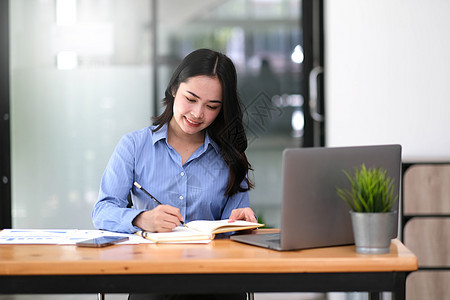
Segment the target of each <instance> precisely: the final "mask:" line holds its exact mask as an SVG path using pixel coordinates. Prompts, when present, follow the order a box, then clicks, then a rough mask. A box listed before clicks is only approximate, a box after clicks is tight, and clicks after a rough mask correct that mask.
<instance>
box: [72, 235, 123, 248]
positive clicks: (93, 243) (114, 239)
mask: <svg viewBox="0 0 450 300" xmlns="http://www.w3.org/2000/svg"><path fill="white" fill-rule="evenodd" d="M127 240H128V237H127V236H102V237H98V238H94V239H90V240H85V241H81V242H77V243H76V245H77V246H79V247H94V248H100V247H106V246H111V245H113V244H116V243H120V242H123V241H127Z"/></svg>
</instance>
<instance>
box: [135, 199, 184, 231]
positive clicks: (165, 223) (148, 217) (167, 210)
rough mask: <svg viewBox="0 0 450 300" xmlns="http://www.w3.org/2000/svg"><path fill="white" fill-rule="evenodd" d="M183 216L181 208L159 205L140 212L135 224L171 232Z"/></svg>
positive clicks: (147, 229) (153, 229)
mask: <svg viewBox="0 0 450 300" xmlns="http://www.w3.org/2000/svg"><path fill="white" fill-rule="evenodd" d="M180 221H183V216H182V215H181V214H180V210H179V209H178V208H176V207H173V206H170V205H158V206H157V207H155V208H154V209H152V210H148V211H144V212H142V213H140V214H139V215H138V216H137V217H136V218H135V219H134V220H133V225H135V226H137V227H139V228H141V229H143V230H146V231H151V232H169V231H172V230H173V229H174V228H176V227H177V226H179V225H180Z"/></svg>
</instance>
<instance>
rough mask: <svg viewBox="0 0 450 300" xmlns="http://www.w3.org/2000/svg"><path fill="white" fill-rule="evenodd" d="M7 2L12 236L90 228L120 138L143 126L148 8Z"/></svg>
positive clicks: (120, 2) (67, 0) (148, 75)
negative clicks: (104, 175)
mask: <svg viewBox="0 0 450 300" xmlns="http://www.w3.org/2000/svg"><path fill="white" fill-rule="evenodd" d="M132 3H133V5H130V1H128V0H109V1H101V0H78V1H76V0H56V1H53V0H52V1H42V0H39V1H38V0H14V1H10V16H11V17H10V20H11V21H10V22H11V24H10V27H11V31H10V36H11V42H10V53H11V71H10V72H11V73H10V74H11V131H12V132H11V139H12V141H11V143H12V206H13V212H12V213H13V227H15V228H91V227H92V225H91V224H92V221H91V210H92V206H93V204H94V203H95V201H96V200H97V195H98V188H99V183H100V178H101V175H102V172H103V170H104V168H105V166H106V163H107V161H108V159H109V156H110V155H111V153H112V151H113V149H114V147H115V145H116V143H117V142H118V140H119V138H120V137H121V136H122V135H123V134H125V133H126V132H129V131H132V130H135V129H138V128H141V127H144V126H147V125H148V124H149V122H150V116H151V115H152V114H153V111H152V105H151V103H152V102H151V100H150V99H151V93H152V88H151V83H152V69H151V64H150V57H151V49H153V48H154V47H153V45H151V43H150V42H151V38H150V36H151V26H150V25H151V23H152V20H151V10H150V1H148V0H133V1H132Z"/></svg>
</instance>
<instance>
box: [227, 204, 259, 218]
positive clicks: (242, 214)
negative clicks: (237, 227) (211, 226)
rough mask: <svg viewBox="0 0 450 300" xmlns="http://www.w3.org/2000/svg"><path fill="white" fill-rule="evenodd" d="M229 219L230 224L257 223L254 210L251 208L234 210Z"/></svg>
mask: <svg viewBox="0 0 450 300" xmlns="http://www.w3.org/2000/svg"><path fill="white" fill-rule="evenodd" d="M229 219H230V222H234V221H236V220H244V221H248V222H257V220H256V217H255V213H254V212H253V210H252V209H251V208H250V207H244V208H237V209H233V211H232V212H231V215H230V218H229Z"/></svg>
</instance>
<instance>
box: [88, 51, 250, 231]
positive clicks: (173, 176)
mask: <svg viewBox="0 0 450 300" xmlns="http://www.w3.org/2000/svg"><path fill="white" fill-rule="evenodd" d="M163 102H164V105H165V110H164V112H163V113H162V114H161V115H160V116H158V117H156V118H154V123H153V126H151V127H147V128H144V129H141V130H138V131H135V132H132V133H129V134H127V135H125V136H124V137H123V138H122V139H121V140H120V142H119V143H118V145H117V147H116V149H115V151H114V153H113V155H112V157H111V159H110V161H109V163H108V165H107V167H106V170H105V173H104V175H103V178H102V182H101V186H100V193H99V200H98V202H97V203H96V205H95V207H94V210H93V222H94V225H95V226H96V228H99V229H105V230H110V231H117V232H126V233H133V232H136V231H138V230H146V231H152V232H167V231H171V230H173V229H174V228H175V227H177V226H179V225H180V222H181V221H185V222H189V221H192V220H198V219H201V220H218V219H228V218H229V219H230V220H231V221H233V220H246V221H251V222H256V218H255V215H254V213H253V211H252V210H251V208H250V207H249V197H248V190H249V189H250V188H252V186H253V185H252V183H251V182H250V181H249V180H248V177H247V175H248V171H249V169H250V168H251V166H250V164H249V162H248V161H247V157H246V155H245V152H244V151H245V150H246V148H247V138H246V135H245V131H244V127H243V122H242V110H241V104H240V101H239V97H238V95H237V77H236V69H235V67H234V65H233V63H232V61H231V60H230V59H229V58H228V57H227V56H225V55H223V54H221V53H218V52H215V51H212V50H208V49H200V50H196V51H194V52H192V53H190V54H189V55H188V56H186V58H185V59H184V60H183V61H182V62H181V64H180V65H179V66H178V68H177V69H176V70H175V72H174V74H173V75H172V78H171V80H170V82H169V84H168V87H167V89H166V92H165V98H164V100H163ZM134 182H138V183H139V184H140V185H141V186H142V187H143V188H145V189H146V190H148V191H149V192H150V193H151V194H152V195H153V196H155V197H156V198H157V199H158V200H159V201H160V202H161V203H163V205H157V204H156V203H155V202H154V201H153V200H152V199H150V198H149V197H148V196H147V195H146V194H144V193H143V192H142V191H141V190H139V189H137V188H136V187H134V186H133V183H134ZM130 193H131V198H132V202H133V208H128V207H127V205H128V200H127V197H128V195H129V194H130Z"/></svg>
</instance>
